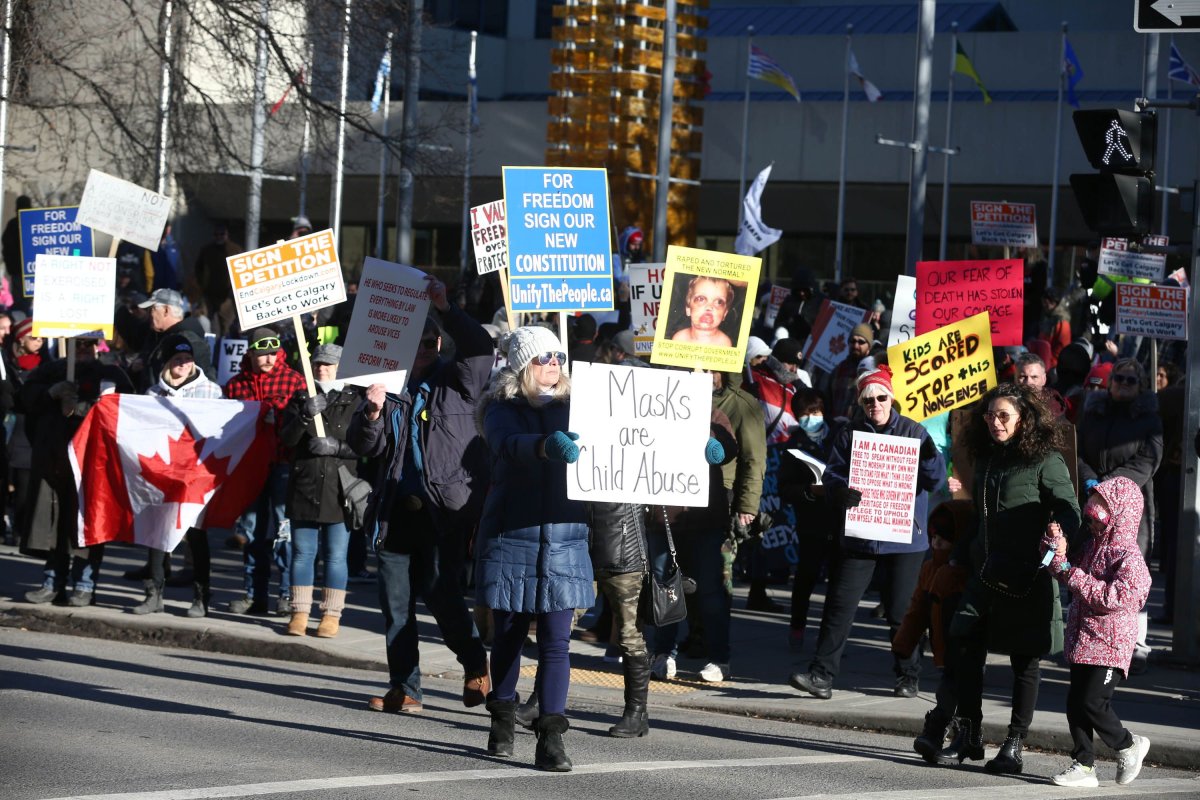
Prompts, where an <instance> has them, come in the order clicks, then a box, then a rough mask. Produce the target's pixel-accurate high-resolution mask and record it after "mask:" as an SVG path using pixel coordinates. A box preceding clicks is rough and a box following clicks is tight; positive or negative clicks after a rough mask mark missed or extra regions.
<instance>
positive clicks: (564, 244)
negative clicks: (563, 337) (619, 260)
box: [503, 167, 613, 311]
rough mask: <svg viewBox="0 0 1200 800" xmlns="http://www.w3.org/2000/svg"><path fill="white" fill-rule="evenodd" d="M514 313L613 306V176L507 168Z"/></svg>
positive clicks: (589, 171)
mask: <svg viewBox="0 0 1200 800" xmlns="http://www.w3.org/2000/svg"><path fill="white" fill-rule="evenodd" d="M503 173H504V174H503V177H504V204H505V211H504V216H505V220H506V222H507V223H508V281H509V295H510V297H511V298H512V309H513V311H608V310H611V309H612V307H613V280H612V248H611V244H610V238H609V230H610V229H611V225H610V224H609V218H608V173H607V172H606V171H605V170H603V169H595V168H571V169H568V168H565V167H504V168H503Z"/></svg>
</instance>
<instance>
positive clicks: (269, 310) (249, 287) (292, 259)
mask: <svg viewBox="0 0 1200 800" xmlns="http://www.w3.org/2000/svg"><path fill="white" fill-rule="evenodd" d="M225 263H226V265H227V267H228V269H229V282H230V284H231V285H232V286H233V302H234V304H235V305H236V306H237V312H238V322H239V323H241V326H242V330H245V331H248V330H252V329H254V328H257V327H258V326H260V325H270V324H271V323H272V322H278V321H279V320H281V319H289V318H290V317H294V316H296V315H297V314H303V313H305V312H307V311H316V310H317V309H319V308H324V307H325V306H332V305H336V304H338V303H340V302H342V301H344V300H345V299H346V285H345V283H344V282H343V281H342V265H341V264H339V263H338V254H337V245H336V243H335V242H334V240H333V231H330V230H324V231H318V232H316V233H310V234H308V235H307V236H301V237H300V238H298V239H290V240H288V241H286V242H279V243H278V244H273V245H269V246H268V247H260V248H258V249H257V250H251V251H250V252H248V253H239V254H238V255H236V256H230V257H229V258H227V259H225Z"/></svg>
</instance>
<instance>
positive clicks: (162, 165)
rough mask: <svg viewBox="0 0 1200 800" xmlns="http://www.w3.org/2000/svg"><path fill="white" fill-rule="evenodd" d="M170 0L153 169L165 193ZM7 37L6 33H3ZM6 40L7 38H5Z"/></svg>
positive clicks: (165, 18) (166, 4)
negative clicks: (156, 151) (156, 146)
mask: <svg viewBox="0 0 1200 800" xmlns="http://www.w3.org/2000/svg"><path fill="white" fill-rule="evenodd" d="M172 5H173V2H172V0H164V2H163V11H162V30H161V31H160V35H161V36H162V43H163V59H162V74H161V76H160V77H159V86H160V89H159V97H158V153H157V156H158V158H157V159H156V160H155V164H156V168H155V171H154V178H155V180H154V185H155V187H156V188H155V191H156V192H158V193H159V194H166V193H167V131H168V129H169V128H170V127H171V48H172V45H173V43H174V41H173V37H172V31H171V11H172ZM5 35H6V37H7V33H6V34H5ZM5 41H6V42H7V38H6V39H5Z"/></svg>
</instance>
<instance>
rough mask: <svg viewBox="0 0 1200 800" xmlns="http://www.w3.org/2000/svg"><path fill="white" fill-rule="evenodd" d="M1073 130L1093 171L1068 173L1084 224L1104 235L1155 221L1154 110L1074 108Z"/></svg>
mask: <svg viewBox="0 0 1200 800" xmlns="http://www.w3.org/2000/svg"><path fill="white" fill-rule="evenodd" d="M1072 117H1073V118H1074V120H1075V130H1076V131H1077V132H1078V134H1079V142H1080V144H1082V145H1083V152H1084V154H1085V155H1087V159H1088V161H1089V162H1091V165H1092V166H1093V167H1095V168H1096V169H1098V170H1099V172H1098V173H1096V174H1082V175H1079V174H1077V175H1072V176H1071V188H1072V189H1073V190H1074V191H1075V200H1076V201H1077V202H1078V203H1079V210H1080V211H1081V212H1083V220H1084V222H1085V223H1086V224H1087V226H1088V227H1089V228H1091V229H1092V230H1093V231H1095V232H1096V233H1099V234H1102V235H1105V236H1122V237H1127V236H1140V235H1142V234H1146V233H1149V232H1150V229H1151V228H1152V227H1153V224H1154V151H1155V144H1156V142H1157V141H1158V117H1157V116H1155V114H1154V112H1153V111H1121V110H1118V109H1115V108H1108V109H1100V110H1089V111H1076V112H1075V113H1074V114H1073V115H1072Z"/></svg>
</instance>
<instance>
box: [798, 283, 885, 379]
mask: <svg viewBox="0 0 1200 800" xmlns="http://www.w3.org/2000/svg"><path fill="white" fill-rule="evenodd" d="M870 316H871V313H870V312H869V311H867V310H866V309H864V308H859V307H858V306H850V305H846V304H845V303H835V302H834V301H832V300H823V301H822V302H821V309H820V310H819V311H818V312H817V318H816V320H815V321H814V322H813V327H812V333H810V334H809V336H808V339H806V340H805V342H804V358H805V360H806V361H807V362H808V363H809V364H812V365H813V366H816V367H819V368H820V369H823V370H825V371H826V372H833V371H834V370H835V369H836V368H837V365H838V364H840V363H842V362H843V361H845V360H846V355H847V354H848V353H849V352H850V332H851V331H852V330H854V326H856V325H861V324H862V323H864V322H866V321H867V320H868V319H870Z"/></svg>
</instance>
